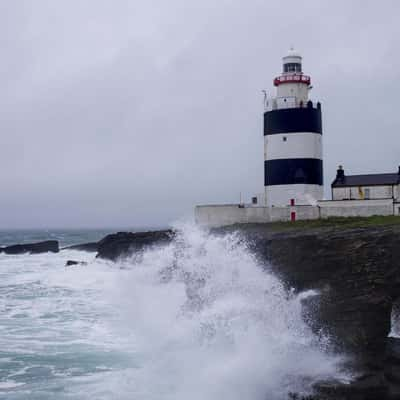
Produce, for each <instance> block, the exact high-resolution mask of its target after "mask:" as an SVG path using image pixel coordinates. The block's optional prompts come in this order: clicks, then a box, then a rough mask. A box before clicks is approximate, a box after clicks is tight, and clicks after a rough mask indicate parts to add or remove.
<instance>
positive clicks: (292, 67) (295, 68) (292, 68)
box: [283, 63, 301, 72]
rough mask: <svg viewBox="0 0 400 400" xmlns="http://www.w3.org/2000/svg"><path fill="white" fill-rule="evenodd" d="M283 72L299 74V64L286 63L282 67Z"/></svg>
mask: <svg viewBox="0 0 400 400" xmlns="http://www.w3.org/2000/svg"><path fill="white" fill-rule="evenodd" d="M283 72H301V64H299V63H286V64H284V66H283Z"/></svg>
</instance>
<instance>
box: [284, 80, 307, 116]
mask: <svg viewBox="0 0 400 400" xmlns="http://www.w3.org/2000/svg"><path fill="white" fill-rule="evenodd" d="M289 75H290V74H289ZM276 97H277V98H285V97H286V98H290V97H296V103H297V105H299V103H300V101H303V104H304V107H306V103H307V101H308V85H307V84H305V83H288V82H285V83H281V84H280V85H279V86H278V87H277V90H276ZM283 108H284V107H283Z"/></svg>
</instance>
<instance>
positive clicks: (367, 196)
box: [364, 188, 370, 200]
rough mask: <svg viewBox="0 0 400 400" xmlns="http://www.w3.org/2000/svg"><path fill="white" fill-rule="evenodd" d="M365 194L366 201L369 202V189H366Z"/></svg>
mask: <svg viewBox="0 0 400 400" xmlns="http://www.w3.org/2000/svg"><path fill="white" fill-rule="evenodd" d="M364 193H365V195H364V197H365V200H369V198H370V190H369V188H366V189H365V191H364Z"/></svg>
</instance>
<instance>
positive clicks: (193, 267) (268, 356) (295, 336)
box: [0, 225, 336, 400]
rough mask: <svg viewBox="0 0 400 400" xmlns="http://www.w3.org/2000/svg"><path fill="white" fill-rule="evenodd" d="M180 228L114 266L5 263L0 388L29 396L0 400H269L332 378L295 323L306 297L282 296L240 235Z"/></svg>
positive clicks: (43, 258)
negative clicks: (33, 397)
mask: <svg viewBox="0 0 400 400" xmlns="http://www.w3.org/2000/svg"><path fill="white" fill-rule="evenodd" d="M180 228H181V230H182V233H181V234H180V235H179V237H178V239H177V240H175V241H174V242H173V243H172V244H170V245H168V246H165V247H161V248H155V249H151V250H148V251H146V252H144V253H143V254H142V255H141V256H140V257H138V256H137V255H136V256H135V257H132V258H131V259H128V260H125V261H121V262H119V263H116V264H114V263H109V262H105V261H100V260H96V259H94V257H93V255H91V254H90V253H84V252H77V251H70V250H68V251H63V252H61V253H60V254H45V255H31V256H4V255H1V256H0V271H1V272H0V274H1V278H2V283H3V285H2V289H1V290H2V296H1V297H0V310H1V320H0V348H1V349H3V350H2V352H1V354H0V369H1V371H2V375H1V376H2V377H3V378H1V379H0V382H2V383H3V385H7V382H15V385H17V384H22V383H24V386H23V390H24V391H25V392H22V389H21V392H19V390H18V389H19V388H18V387H17V386H16V387H9V388H8V389H9V391H8V393H7V396H8V397H7V398H8V399H23V398H24V396H26V390H30V391H31V393H35V392H37V393H38V392H39V391H40V393H42V398H43V399H47V398H49V399H50V398H56V399H64V398H68V399H93V398H96V399H99V400H101V399H104V400H106V399H111V398H113V399H114V398H115V399H135V400H153V399H154V400H155V399H157V400H159V399H163V400H169V399H171V400H172V399H173V400H188V399H190V400H205V399H207V400H213V399H221V398H229V399H230V400H239V399H240V400H242V399H247V400H261V399H262V400H265V398H268V399H271V400H273V399H286V398H287V393H288V391H289V390H297V389H299V390H307V388H309V386H310V384H311V383H312V380H316V379H319V378H323V377H326V376H331V375H333V374H335V373H336V368H335V362H336V360H335V359H333V358H331V357H328V356H327V355H326V354H324V352H323V349H321V344H320V342H319V341H318V339H317V338H316V337H315V336H314V335H313V334H312V333H311V331H310V329H309V328H308V327H307V326H306V324H305V323H304V322H303V320H302V318H301V298H302V297H304V296H310V295H313V294H314V293H312V292H309V293H305V294H302V295H300V296H297V295H294V294H293V293H290V292H288V291H286V290H285V288H284V287H283V286H282V284H281V282H279V280H277V279H276V278H275V277H274V276H273V275H272V274H271V273H268V272H267V271H265V270H264V268H263V267H265V266H261V265H259V264H258V263H257V261H256V259H255V258H254V257H253V255H252V254H251V253H250V252H249V251H248V250H247V248H246V245H245V243H243V242H242V241H241V240H240V238H239V237H238V236H236V235H226V236H221V237H216V236H210V235H208V234H207V233H205V232H203V231H201V230H199V229H197V228H194V227H193V226H190V225H189V226H181V227H180ZM70 258H73V259H78V260H84V261H88V262H89V265H88V266H86V267H85V266H77V267H72V268H65V267H64V264H65V261H66V260H67V259H70ZM4 294H5V296H4ZM2 358H6V362H4V363H3V364H2ZM4 372H5V373H4ZM10 378H11V379H10ZM0 388H2V387H1V386H0ZM21 388H22V386H21ZM6 389H7V388H6ZM24 393H25V395H24ZM55 393H57V395H55ZM0 396H1V394H0ZM46 396H47V397H46ZM25 398H26V397H25Z"/></svg>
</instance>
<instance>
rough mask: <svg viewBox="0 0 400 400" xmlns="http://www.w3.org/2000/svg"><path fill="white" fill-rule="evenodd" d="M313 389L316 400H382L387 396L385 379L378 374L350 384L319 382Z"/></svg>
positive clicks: (360, 378)
mask: <svg viewBox="0 0 400 400" xmlns="http://www.w3.org/2000/svg"><path fill="white" fill-rule="evenodd" d="M314 389H315V391H316V395H315V399H316V400H317V399H321V400H322V399H323V400H378V399H381V400H383V399H387V394H388V388H387V385H386V382H385V379H384V378H383V376H382V375H379V374H375V375H366V376H361V377H359V378H358V379H355V380H354V381H352V382H350V383H343V382H339V381H336V380H332V381H325V382H319V383H317V384H316V385H314Z"/></svg>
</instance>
